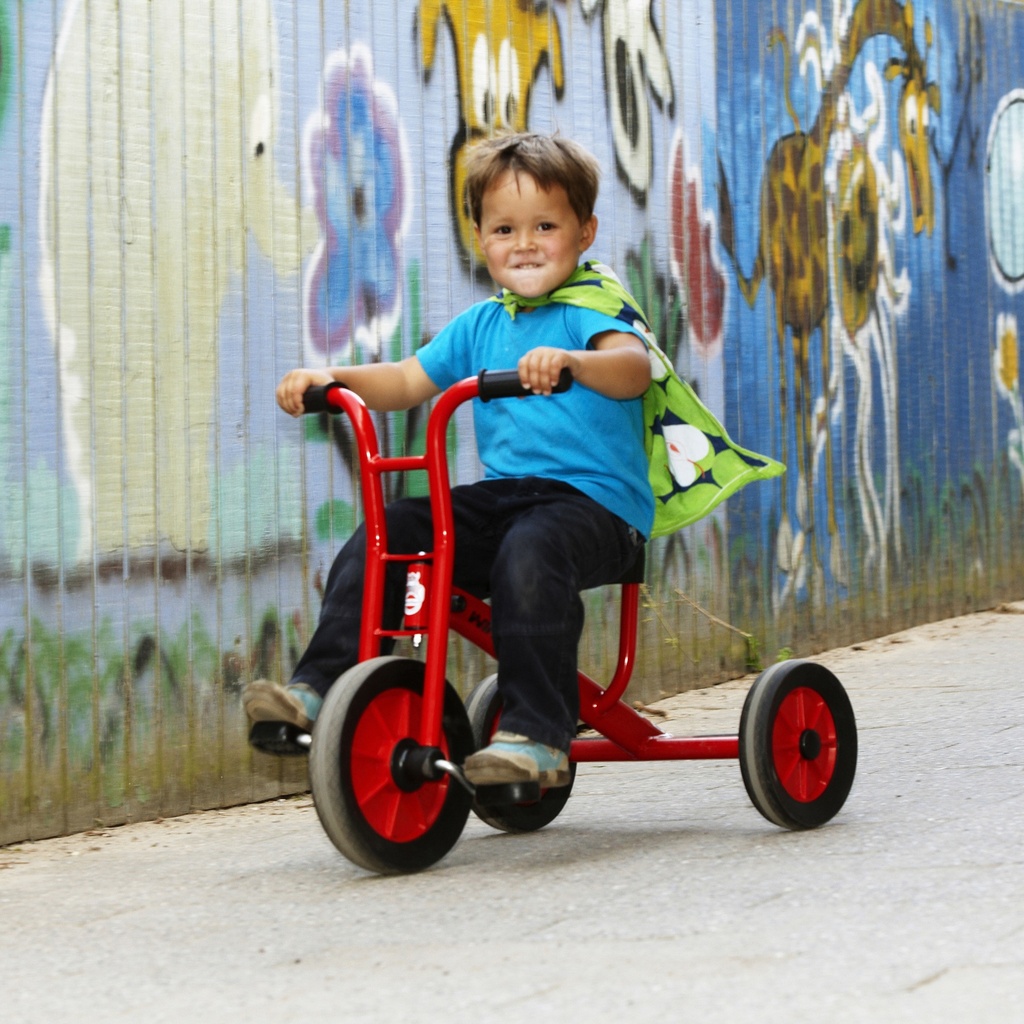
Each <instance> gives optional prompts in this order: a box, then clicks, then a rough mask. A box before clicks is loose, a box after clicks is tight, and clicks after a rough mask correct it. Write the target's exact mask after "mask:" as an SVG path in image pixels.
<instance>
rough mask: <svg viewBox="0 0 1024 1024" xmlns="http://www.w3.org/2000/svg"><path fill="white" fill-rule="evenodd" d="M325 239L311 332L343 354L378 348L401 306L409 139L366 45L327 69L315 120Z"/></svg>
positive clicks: (312, 277)
mask: <svg viewBox="0 0 1024 1024" xmlns="http://www.w3.org/2000/svg"><path fill="white" fill-rule="evenodd" d="M306 156H307V162H306V168H307V175H308V179H307V180H308V183H309V186H310V188H311V190H312V192H313V195H314V206H315V208H316V211H317V216H318V218H319V220H320V225H321V240H320V242H319V244H318V245H317V248H316V251H315V252H314V254H313V258H312V261H311V264H310V268H309V271H308V277H307V281H306V328H307V341H308V343H309V345H310V346H311V348H312V349H313V352H314V354H315V355H320V356H327V357H328V358H329V359H330V360H332V361H333V360H336V359H337V357H338V355H339V353H342V352H344V351H346V350H347V349H348V347H349V346H350V345H351V344H352V342H353V341H356V342H357V343H358V344H359V345H360V347H363V348H367V349H370V350H372V351H373V353H374V354H376V353H377V352H379V349H380V343H381V340H382V339H384V338H386V337H388V336H389V335H390V334H391V333H392V331H393V330H394V328H395V326H396V324H397V323H398V318H399V316H400V313H401V273H400V262H401V256H400V251H401V240H402V236H403V235H404V234H405V230H406V224H405V210H406V205H407V204H406V197H405V190H406V182H407V181H408V178H409V175H408V171H407V160H406V156H405V146H404V142H403V139H402V135H401V126H400V124H399V120H398V111H397V104H396V102H395V97H394V93H393V92H392V91H391V89H390V88H389V87H388V86H387V85H385V84H383V83H381V82H378V81H375V80H374V77H373V59H372V57H371V55H370V52H369V51H368V50H367V49H366V48H365V47H362V46H354V47H353V48H352V51H351V57H349V56H348V55H346V54H345V52H344V51H339V52H337V53H335V54H334V55H333V56H332V57H331V59H330V60H329V61H328V63H327V66H326V68H325V69H324V110H323V112H322V114H320V115H314V116H313V117H312V118H311V119H310V121H309V123H308V124H307V129H306Z"/></svg>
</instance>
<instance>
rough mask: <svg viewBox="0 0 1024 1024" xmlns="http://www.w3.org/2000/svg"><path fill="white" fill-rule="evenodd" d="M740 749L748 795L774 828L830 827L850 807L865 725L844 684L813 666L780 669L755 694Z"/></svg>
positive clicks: (762, 678)
mask: <svg viewBox="0 0 1024 1024" xmlns="http://www.w3.org/2000/svg"><path fill="white" fill-rule="evenodd" d="M739 747H740V751H739V753H740V771H741V772H742V774H743V784H744V786H745V787H746V790H747V794H748V795H749V796H750V799H751V801H752V802H753V804H754V806H755V807H756V808H757V809H758V810H759V811H760V812H761V813H762V814H763V815H764V816H765V817H766V818H767V819H768V820H769V821H771V822H773V823H774V824H776V825H779V826H780V827H782V828H789V829H808V828H816V827H817V826H818V825H823V824H824V823H825V822H826V821H829V820H831V819H832V818H833V817H834V816H835V815H836V814H837V813H838V812H839V809H840V808H841V807H842V806H843V804H844V803H845V801H846V798H847V796H848V795H849V793H850V788H851V787H852V786H853V777H854V774H855V772H856V769H857V723H856V720H855V719H854V715H853V707H852V706H851V704H850V699H849V697H848V696H847V695H846V691H845V690H844V689H843V686H842V683H840V682H839V680H838V679H837V678H836V677H835V676H834V675H833V674H832V673H831V672H830V671H829V670H828V669H827V668H825V667H824V666H822V665H818V664H815V663H814V662H811V661H783V662H779V663H778V664H777V665H772V666H771V668H769V669H767V670H766V671H764V672H762V673H761V675H759V676H758V677H757V679H756V680H755V681H754V685H753V686H751V688H750V691H749V692H748V693H747V698H746V701H745V702H744V704H743V712H742V714H741V716H740V735H739Z"/></svg>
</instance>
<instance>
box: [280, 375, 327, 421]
mask: <svg viewBox="0 0 1024 1024" xmlns="http://www.w3.org/2000/svg"><path fill="white" fill-rule="evenodd" d="M334 380H335V378H334V375H333V374H332V373H331V372H330V371H329V370H307V369H305V368H299V369H297V370H289V371H288V372H287V373H286V374H285V375H284V376H283V377H282V378H281V383H280V384H278V385H277V392H276V397H277V404H278V405H279V406H280V407H281V408H282V409H283V410H284V411H285V412H286V413H288V415H289V416H301V415H302V414H303V413H304V412H305V411H306V407H305V405H304V403H303V396H304V395H305V394H306V391H307V390H308V389H309V388H311V387H312V386H313V385H314V384H331V383H333V382H334Z"/></svg>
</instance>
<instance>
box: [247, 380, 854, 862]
mask: <svg viewBox="0 0 1024 1024" xmlns="http://www.w3.org/2000/svg"><path fill="white" fill-rule="evenodd" d="M570 386H572V381H571V377H569V376H568V375H567V374H564V375H563V379H562V381H561V382H560V384H559V388H560V389H565V388H567V387H570ZM528 395H529V392H526V391H524V389H523V388H522V386H521V384H520V382H519V376H518V373H517V372H516V371H515V370H499V371H488V370H483V371H481V372H480V374H479V375H478V376H477V377H475V378H473V377H470V378H467V379H466V380H463V381H460V382H459V383H457V384H455V385H454V386H452V387H451V388H449V389H448V390H447V391H445V392H443V393H442V394H441V395H440V396H439V397H438V399H437V401H436V402H435V404H434V406H433V408H432V410H431V412H430V415H429V417H428V421H427V435H426V447H425V452H424V454H423V455H400V456H383V455H381V453H380V449H379V444H378V441H377V433H376V429H375V427H374V424H373V420H372V418H371V416H370V414H369V411H368V410H367V408H366V406H365V405H364V403H363V402H362V400H361V399H360V398H359V397H358V396H357V395H356V394H354V393H353V392H352V391H349V390H347V389H345V388H344V387H343V386H342V385H340V384H331V385H327V386H326V387H319V388H312V389H310V391H308V392H307V393H306V397H305V408H306V411H307V412H324V411H328V412H334V413H343V414H345V415H346V416H347V417H348V420H349V422H350V424H351V427H352V430H353V434H354V438H355V446H356V450H357V456H358V465H359V472H360V476H361V480H362V504H363V512H364V516H365V522H366V527H367V553H366V572H365V584H364V593H363V613H362V623H361V627H360V628H361V632H360V640H359V661H358V663H357V664H356V665H355V666H354V667H353V668H351V669H350V670H349V671H347V672H345V673H344V674H343V675H342V676H341V677H340V678H339V679H338V680H337V682H336V683H335V684H334V685H333V686H332V687H331V689H330V691H329V692H328V694H327V697H326V698H325V700H324V703H323V707H322V708H321V710H320V713H319V716H318V717H317V720H316V722H315V724H314V727H313V729H312V732H311V733H308V732H304V731H302V730H300V729H298V728H296V727H295V726H293V725H290V724H287V723H280V722H257V723H255V724H254V725H253V727H252V731H251V732H250V737H249V739H250V743H252V745H253V746H255V747H257V748H258V749H261V750H264V751H267V752H270V753H275V754H291V753H296V754H307V753H308V755H309V779H310V787H311V790H312V795H313V801H314V804H315V807H316V811H317V814H318V816H319V819H320V822H321V824H322V825H323V828H324V830H325V831H326V833H327V835H328V836H329V837H330V839H331V841H332V842H333V843H334V845H335V846H336V847H337V848H338V850H340V851H341V853H343V854H344V855H345V856H346V857H347V858H348V859H349V860H351V861H352V862H354V863H355V864H357V865H360V866H361V867H363V868H366V869H368V870H370V871H374V872H377V873H381V874H397V873H404V872H413V871H419V870H422V869H424V868H427V867H429V866H431V865H432V864H434V863H436V862H437V861H439V860H440V859H441V858H443V857H444V856H445V855H446V854H447V853H448V852H449V851H450V850H451V849H452V847H453V846H454V845H455V843H456V842H457V841H458V839H459V837H460V835H461V834H462V831H463V829H464V827H465V825H466V822H467V820H468V817H469V814H470V811H473V812H475V813H476V814H477V816H478V817H480V818H481V819H482V820H483V821H484V822H486V823H487V824H488V825H491V826H492V827H494V828H496V829H499V830H503V831H506V832H530V831H535V830H537V829H540V828H543V827H544V826H546V825H548V824H549V823H550V822H552V821H553V820H554V819H555V818H556V817H557V816H558V814H559V813H560V812H561V810H562V808H563V807H564V806H565V804H566V802H567V801H568V799H569V796H570V794H571V792H572V782H570V784H569V785H568V786H563V787H558V788H550V789H543V790H542V789H541V788H540V787H539V786H537V785H536V784H535V783H515V784H509V785H503V786H477V787H474V786H473V785H471V784H470V783H469V781H468V780H467V779H466V778H465V776H464V774H463V772H462V767H461V766H462V763H463V761H464V760H465V758H466V757H467V756H468V755H469V754H471V753H472V752H473V751H475V750H478V749H480V748H481V747H483V746H485V745H486V744H487V743H488V741H489V739H490V737H491V736H492V735H493V733H494V732H495V731H496V729H497V728H498V723H499V720H500V718H501V696H500V693H499V692H498V687H497V677H496V676H495V675H491V676H489V677H488V678H486V679H484V680H483V681H482V682H480V683H478V684H477V685H476V686H475V687H474V688H473V689H472V691H471V692H470V693H469V696H468V698H467V699H466V701H465V703H463V701H462V699H461V698H460V697H459V694H458V692H457V691H456V689H455V687H453V686H452V684H451V683H450V682H449V681H448V680H447V679H446V678H445V672H446V664H447V653H448V638H449V633H450V631H452V630H454V632H455V633H457V634H458V635H459V636H461V637H463V638H465V639H466V640H468V641H469V642H470V643H472V644H475V645H476V646H477V647H479V648H480V649H481V650H483V651H484V652H486V653H487V654H489V655H491V656H492V657H493V656H494V646H493V643H492V641H491V636H490V607H489V605H488V604H487V601H486V599H485V598H481V597H479V596H476V595H474V594H470V593H468V592H466V591H463V590H461V589H459V588H458V587H455V586H453V584H452V568H453V562H454V537H453V522H452V513H451V503H450V492H451V485H450V480H449V467H448V457H447V445H446V436H447V431H448V426H449V423H450V421H451V418H452V416H453V415H454V413H455V411H456V409H457V408H458V407H459V406H460V405H461V404H462V403H463V402H466V401H470V400H472V399H475V398H479V399H480V400H481V401H485V402H486V401H495V400H509V399H523V398H526V396H528ZM526 400H529V401H544V400H545V399H544V398H543V397H540V396H534V397H529V398H526ZM412 471H421V472H425V473H426V475H427V480H428V486H429V492H430V505H431V513H432V516H433V528H434V546H433V550H432V551H429V552H420V553H417V554H413V555H409V554H396V553H392V552H390V551H389V550H388V538H387V529H386V522H385V515H384V508H385V505H384V487H383V477H384V475H385V474H388V473H407V472H412ZM396 561H401V562H407V563H408V568H407V580H408V585H407V597H406V606H405V618H404V620H403V622H402V625H401V628H400V629H386V628H384V625H383V622H382V615H383V613H382V609H383V599H384V580H385V571H386V569H387V566H388V565H389V563H393V562H396ZM643 578H644V560H643V557H642V555H641V557H640V558H639V559H638V560H637V562H636V564H635V565H634V566H633V567H632V569H631V570H630V571H629V572H627V573H626V574H625V575H624V576H623V578H622V579H621V580H619V581H618V582H617V584H616V585H617V586H619V587H620V588H621V598H620V614H619V643H618V658H617V663H616V666H615V669H614V673H613V675H612V678H611V680H610V681H609V682H608V683H607V685H605V686H601V685H599V684H598V683H597V682H595V681H594V680H592V679H591V678H589V677H588V676H587V675H585V674H584V673H582V672H580V673H579V691H580V719H581V722H582V726H583V727H585V729H584V730H583V731H584V734H583V735H579V736H577V738H576V739H575V740H573V742H572V745H571V749H570V753H569V756H570V767H571V774H572V778H573V781H575V774H576V765H578V764H581V763H583V762H618V761H689V760H702V759H738V760H739V763H740V772H741V775H742V779H743V783H744V786H745V787H746V791H747V793H748V795H749V797H750V799H751V801H752V803H753V804H754V806H755V807H756V808H757V810H758V811H760V812H761V814H762V815H764V817H765V818H767V819H768V820H769V821H770V822H772V823H774V824H775V825H778V826H780V827H781V828H786V829H810V828H816V827H817V826H819V825H822V824H824V823H825V822H827V821H829V820H831V819H832V818H833V817H834V816H835V815H836V813H837V812H838V811H839V810H840V808H841V807H842V806H843V804H844V802H845V800H846V798H847V795H848V794H849V792H850V788H851V786H852V785H853V779H854V773H855V770H856V764H857V726H856V722H855V719H854V713H853V709H852V706H851V703H850V700H849V697H848V696H847V694H846V691H845V690H844V688H843V686H842V684H841V683H840V682H839V680H838V679H837V678H836V676H835V675H834V674H833V673H832V672H830V671H829V670H828V669H827V668H825V667H824V666H822V665H820V664H817V663H815V662H812V661H807V660H789V661H783V662H779V663H777V664H774V665H772V666H771V667H770V668H768V669H767V670H765V671H764V672H762V673H761V674H760V675H759V676H758V677H757V678H756V680H755V681H754V683H753V685H752V686H751V687H750V690H749V691H748V693H747V696H746V699H745V701H744V704H743V709H742V713H741V715H740V722H739V731H738V734H737V735H725V736H674V735H669V734H668V733H666V732H664V731H663V730H661V729H659V728H658V727H657V726H656V725H655V724H654V723H653V722H651V721H650V720H649V719H648V718H646V717H644V715H642V714H641V713H640V712H639V711H637V710H636V709H634V708H633V707H631V706H629V704H628V703H626V701H625V700H624V699H623V697H624V694H625V692H626V688H627V686H628V685H629V682H630V679H631V677H632V673H633V669H634V664H635V657H636V649H637V634H638V621H639V603H640V602H639V597H640V587H641V584H642V583H643ZM388 637H391V638H401V637H405V638H410V639H413V640H415V641H416V642H417V643H418V642H419V641H420V640H421V639H423V638H425V640H426V646H425V654H423V656H417V657H394V656H382V655H381V643H382V641H383V640H384V639H385V638H388Z"/></svg>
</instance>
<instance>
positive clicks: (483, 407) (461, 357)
mask: <svg viewBox="0 0 1024 1024" xmlns="http://www.w3.org/2000/svg"><path fill="white" fill-rule="evenodd" d="M605 331H628V332H631V333H634V334H636V336H637V337H638V338H640V340H641V341H643V336H642V335H641V333H640V331H639V330H635V329H633V328H631V327H630V326H629V325H628V324H626V323H625V322H624V321H622V320H616V319H614V318H612V317H610V316H606V315H605V314H604V313H598V312H595V311H594V310H590V309H583V308H580V307H578V306H569V305H566V304H565V303H560V302H559V303H551V304H550V305H546V306H540V307H538V308H536V309H534V310H531V311H529V312H526V311H522V312H520V313H518V314H517V315H516V317H515V319H514V320H513V319H512V318H511V317H510V316H509V315H508V313H507V312H506V311H505V309H504V307H503V306H502V305H501V304H500V303H498V302H480V303H477V304H476V305H475V306H471V307H470V308H469V309H467V310H466V311H465V312H464V313H461V314H460V315H459V316H457V317H455V319H454V320H452V321H451V323H449V324H448V325H447V326H446V327H445V328H444V329H443V330H441V331H440V332H439V333H438V334H437V336H436V337H435V338H434V339H433V340H432V341H431V342H430V344H428V345H425V346H424V347H423V348H421V349H420V350H419V351H418V352H417V353H416V355H417V357H418V358H419V361H420V365H421V366H422V367H423V369H424V371H425V372H426V374H427V376H428V377H429V378H430V379H431V380H432V381H433V382H434V383H435V384H436V385H437V386H438V387H439V388H442V389H443V388H448V387H451V385H452V384H455V383H456V382H457V381H460V380H463V379H464V378H466V377H475V376H476V375H477V374H478V373H479V372H480V370H484V369H486V370H514V369H515V368H516V365H517V364H518V362H519V359H520V358H521V357H522V356H524V355H525V354H526V353H527V352H529V351H530V350H531V349H534V348H537V347H538V346H539V345H549V346H552V347H554V348H564V349H569V350H583V349H586V348H587V347H588V346H589V342H590V339H591V338H593V337H594V336H595V335H597V334H601V333H603V332H605ZM473 422H474V426H475V429H476V441H477V450H478V452H479V454H480V461H481V462H482V463H483V464H484V468H485V471H486V472H485V475H486V476H487V477H488V478H502V477H511V478H516V477H527V476H538V477H543V478H545V479H550V480H561V481H563V482H565V483H568V484H572V486H573V487H576V488H577V489H578V490H580V491H582V492H583V493H584V494H586V495H588V496H589V497H591V498H593V499H594V500H595V501H597V502H599V503H600V504H602V505H604V507H605V508H607V509H610V510H611V511H612V512H614V513H615V514H616V515H617V516H619V517H621V518H622V519H624V520H625V521H626V522H627V523H629V524H630V526H633V527H635V528H636V529H637V530H639V531H640V533H642V534H643V535H644V536H645V537H649V536H650V533H651V526H652V524H653V521H654V498H653V495H652V493H651V485H650V483H649V481H648V475H647V455H646V453H645V451H644V440H643V438H644V425H643V408H642V400H641V399H640V398H639V397H638V398H631V399H627V400H618V399H614V398H607V397H606V396H604V395H601V394H599V393H598V392H596V391H593V390H591V389H590V388H588V387H585V386H584V385H582V384H573V386H572V387H571V388H570V389H569V390H568V391H567V392H565V393H564V394H560V395H551V396H544V395H537V396H534V397H529V398H523V399H518V398H509V399H498V400H495V401H491V402H481V401H479V400H477V401H475V402H474V403H473Z"/></svg>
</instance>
